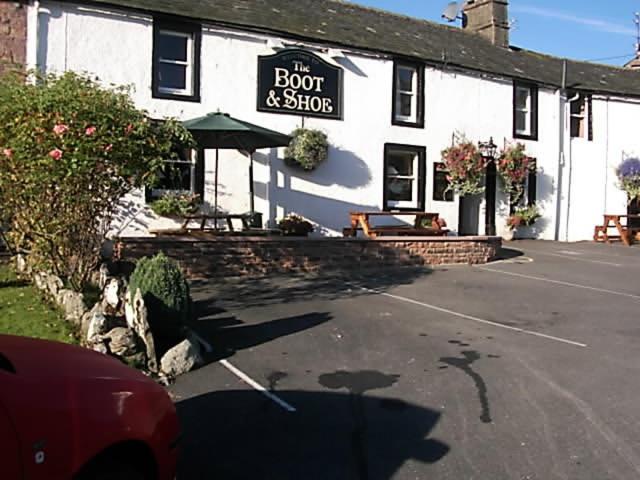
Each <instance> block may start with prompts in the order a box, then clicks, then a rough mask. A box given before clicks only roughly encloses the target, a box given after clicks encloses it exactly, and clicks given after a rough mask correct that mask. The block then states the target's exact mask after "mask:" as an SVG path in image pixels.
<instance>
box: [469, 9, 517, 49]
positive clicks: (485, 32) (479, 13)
mask: <svg viewBox="0 0 640 480" xmlns="http://www.w3.org/2000/svg"><path fill="white" fill-rule="evenodd" d="M463 16H464V21H463V25H462V28H463V29H465V30H468V31H470V32H473V33H477V34H479V35H482V36H483V37H485V38H486V39H488V40H489V41H490V42H491V43H493V44H494V45H497V46H499V47H503V48H509V28H510V26H509V2H508V0H467V2H466V3H465V6H464V14H463Z"/></svg>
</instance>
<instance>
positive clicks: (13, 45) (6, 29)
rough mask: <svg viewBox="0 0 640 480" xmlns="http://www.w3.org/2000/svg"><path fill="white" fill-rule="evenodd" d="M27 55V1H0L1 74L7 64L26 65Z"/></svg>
mask: <svg viewBox="0 0 640 480" xmlns="http://www.w3.org/2000/svg"><path fill="white" fill-rule="evenodd" d="M26 56H27V8H26V6H25V2H4V1H0V74H2V72H3V69H4V67H6V65H24V64H25V63H26Z"/></svg>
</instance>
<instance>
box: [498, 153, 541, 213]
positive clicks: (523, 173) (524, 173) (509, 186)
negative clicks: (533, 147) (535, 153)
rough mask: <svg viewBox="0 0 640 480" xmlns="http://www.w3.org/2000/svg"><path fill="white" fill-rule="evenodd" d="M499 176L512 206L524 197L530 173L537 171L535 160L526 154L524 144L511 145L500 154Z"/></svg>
mask: <svg viewBox="0 0 640 480" xmlns="http://www.w3.org/2000/svg"><path fill="white" fill-rule="evenodd" d="M496 167H497V170H498V175H499V176H500V179H501V180H502V183H503V185H504V191H505V193H506V194H507V195H509V199H510V201H511V203H512V204H517V203H518V202H519V201H520V200H521V199H522V196H523V195H524V186H525V182H526V181H527V177H528V175H529V173H530V172H532V171H534V170H535V168H536V167H535V160H534V159H533V158H532V157H530V156H528V155H527V154H526V153H525V146H524V144H522V143H516V144H511V145H508V146H507V147H505V149H504V150H503V151H502V152H501V153H500V155H499V157H498V160H497V162H496Z"/></svg>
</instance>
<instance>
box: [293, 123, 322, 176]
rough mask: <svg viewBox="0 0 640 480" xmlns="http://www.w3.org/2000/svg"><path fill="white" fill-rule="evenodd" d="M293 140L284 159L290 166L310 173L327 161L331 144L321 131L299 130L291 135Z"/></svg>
mask: <svg viewBox="0 0 640 480" xmlns="http://www.w3.org/2000/svg"><path fill="white" fill-rule="evenodd" d="M291 136H292V137H293V140H291V143H290V144H289V146H288V147H287V148H286V149H285V152H284V158H285V161H286V162H287V163H288V164H289V165H294V166H299V167H302V168H303V169H304V170H307V171H310V170H313V169H315V168H316V167H317V166H318V165H320V164H321V163H322V162H324V161H325V160H326V159H327V156H328V152H329V142H328V141H327V135H326V134H325V133H323V132H321V131H320V130H309V129H306V128H297V129H296V130H294V131H293V132H292V133H291Z"/></svg>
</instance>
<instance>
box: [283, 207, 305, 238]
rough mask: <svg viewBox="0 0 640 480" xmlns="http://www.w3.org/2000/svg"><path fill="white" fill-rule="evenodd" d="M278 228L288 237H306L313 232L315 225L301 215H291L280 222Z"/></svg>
mask: <svg viewBox="0 0 640 480" xmlns="http://www.w3.org/2000/svg"><path fill="white" fill-rule="evenodd" d="M278 228H280V230H282V234H283V235H286V236H299V237H306V236H307V235H309V234H310V233H311V232H313V225H312V224H311V222H308V221H307V220H305V219H304V218H303V217H301V216H300V215H296V214H295V213H290V214H289V215H287V216H286V217H284V218H283V219H282V220H280V221H279V222H278Z"/></svg>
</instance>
